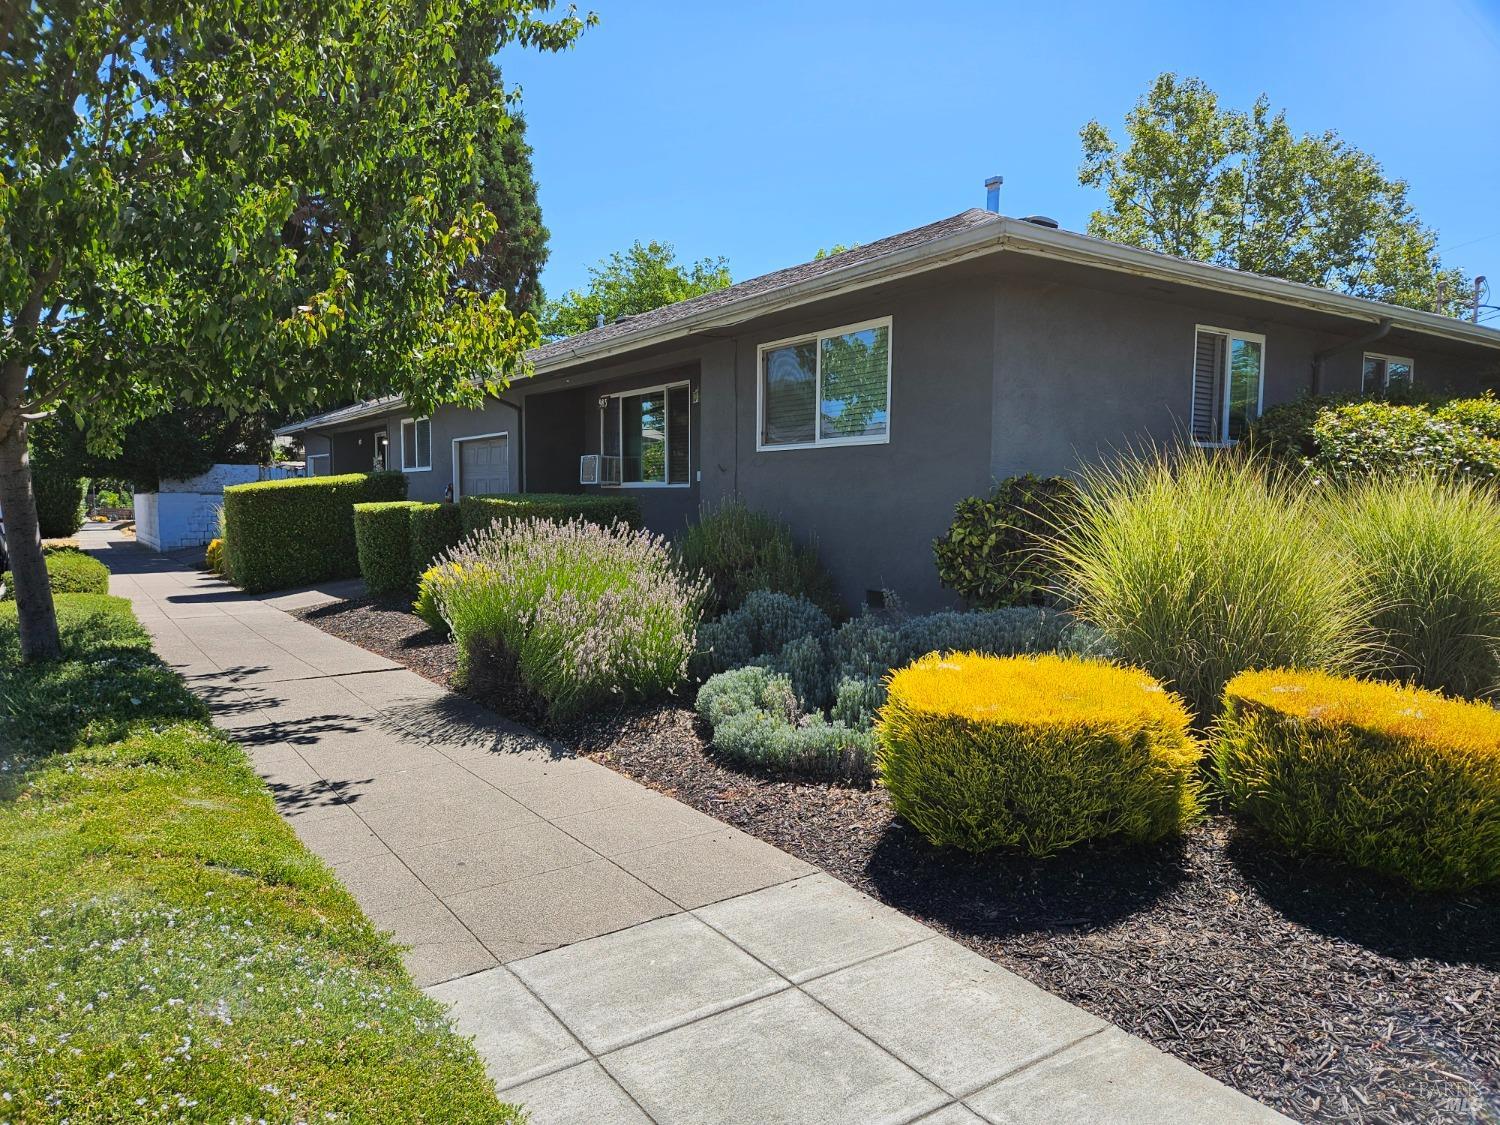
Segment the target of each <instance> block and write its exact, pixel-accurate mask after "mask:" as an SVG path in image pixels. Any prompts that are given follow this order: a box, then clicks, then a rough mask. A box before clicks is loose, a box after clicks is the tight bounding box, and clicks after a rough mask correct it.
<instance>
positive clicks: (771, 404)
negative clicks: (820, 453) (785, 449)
mask: <svg viewBox="0 0 1500 1125" xmlns="http://www.w3.org/2000/svg"><path fill="white" fill-rule="evenodd" d="M764 362H765V401H764V412H765V416H764V418H763V419H762V427H763V432H762V434H761V440H762V441H763V442H764V443H765V444H766V445H795V444H798V443H800V442H811V441H812V440H813V436H814V433H815V429H814V423H815V417H814V414H815V409H814V408H815V402H814V400H815V399H816V397H817V393H818V392H817V379H818V368H817V364H818V349H817V345H816V343H814V341H812V340H806V341H803V342H801V343H796V344H787V345H785V346H784V347H779V348H772V349H771V350H770V351H768V352H766V353H765V360H764Z"/></svg>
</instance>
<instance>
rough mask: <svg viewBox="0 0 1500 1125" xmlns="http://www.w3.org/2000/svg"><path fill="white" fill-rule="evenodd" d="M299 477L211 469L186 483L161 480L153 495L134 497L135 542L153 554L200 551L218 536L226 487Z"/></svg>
mask: <svg viewBox="0 0 1500 1125" xmlns="http://www.w3.org/2000/svg"><path fill="white" fill-rule="evenodd" d="M301 475H302V470H301V468H300V467H298V468H296V469H292V468H284V467H282V466H279V465H271V466H262V465H215V466H214V467H213V468H211V469H210V470H209V471H208V472H206V473H204V474H202V475H201V476H196V477H192V478H190V479H188V480H164V481H162V482H161V488H160V490H159V491H157V492H137V493H136V494H135V537H136V540H137V542H139V543H141V544H143V545H145V546H147V547H150V548H151V549H152V550H154V551H175V550H178V549H180V548H183V547H202V546H204V545H206V544H207V543H209V542H210V541H211V540H212V539H213V537H214V536H215V535H217V534H218V533H219V517H218V509H219V506H220V505H221V504H223V503H224V489H225V488H226V487H228V486H229V485H233V484H250V483H251V482H252V481H258V480H284V479H286V478H287V477H293V476H301Z"/></svg>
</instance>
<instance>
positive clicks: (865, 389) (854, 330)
mask: <svg viewBox="0 0 1500 1125" xmlns="http://www.w3.org/2000/svg"><path fill="white" fill-rule="evenodd" d="M758 366H759V373H758V375H757V383H758V387H759V393H758V394H757V396H756V397H757V401H758V404H759V410H758V419H759V426H760V430H759V433H758V435H757V438H756V448H757V449H761V450H765V449H810V448H814V447H816V446H822V445H874V444H880V443H884V442H888V441H890V422H891V318H890V317H883V318H881V319H880V320H871V321H866V322H864V323H862V324H846V325H844V326H842V327H840V328H833V329H830V330H828V331H826V332H816V333H810V334H808V335H806V336H797V337H794V338H792V339H790V340H777V341H775V342H773V343H769V344H762V345H761V346H760V349H759V365H758Z"/></svg>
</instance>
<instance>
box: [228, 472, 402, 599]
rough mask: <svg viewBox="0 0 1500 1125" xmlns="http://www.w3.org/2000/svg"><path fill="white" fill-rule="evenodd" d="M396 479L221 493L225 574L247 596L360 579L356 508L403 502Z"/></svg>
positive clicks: (306, 480)
mask: <svg viewBox="0 0 1500 1125" xmlns="http://www.w3.org/2000/svg"><path fill="white" fill-rule="evenodd" d="M405 498H406V478H405V477H404V476H402V475H401V474H400V473H390V472H386V473H350V474H348V475H346V476H336V477H301V478H298V479H295V480H268V481H260V482H258V483H255V484H238V485H234V486H232V487H230V488H226V489H225V490H224V519H225V526H226V528H227V530H228V544H229V573H230V574H232V575H233V576H234V580H235V581H236V582H237V583H239V585H240V586H241V587H242V588H243V589H245V590H247V591H249V592H250V593H260V592H262V591H266V590H284V589H286V588H287V587H290V586H305V585H307V584H308V583H309V582H323V581H326V580H328V579H331V578H353V577H355V576H356V575H358V574H359V556H358V553H357V551H356V549H355V541H354V505H355V504H364V503H376V502H378V501H382V500H404V499H405Z"/></svg>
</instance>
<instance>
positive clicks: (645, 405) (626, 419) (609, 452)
mask: <svg viewBox="0 0 1500 1125" xmlns="http://www.w3.org/2000/svg"><path fill="white" fill-rule="evenodd" d="M692 430H693V405H692V388H691V387H690V386H689V385H688V384H687V383H671V384H668V385H666V386H661V387H648V388H646V389H644V390H635V391H626V392H624V393H622V394H617V395H607V396H605V397H603V398H601V399H600V400H599V448H600V449H601V450H602V451H603V453H604V465H603V472H602V474H601V476H600V483H601V484H605V485H613V486H625V487H629V488H650V487H656V488H685V487H687V486H688V485H689V484H690V483H692V450H693V433H692Z"/></svg>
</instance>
